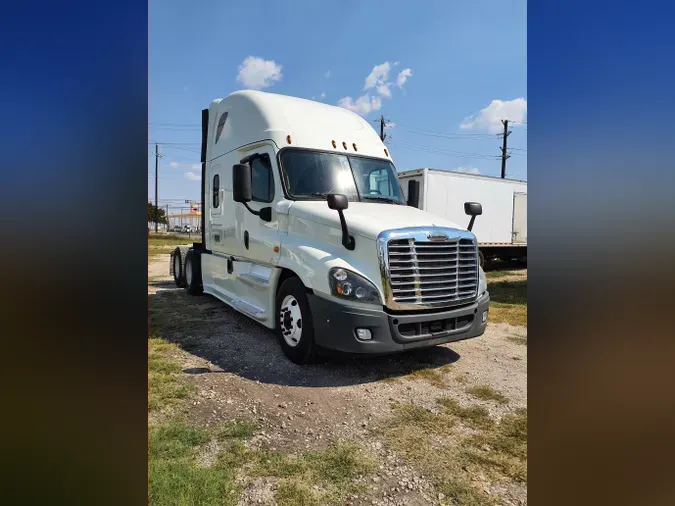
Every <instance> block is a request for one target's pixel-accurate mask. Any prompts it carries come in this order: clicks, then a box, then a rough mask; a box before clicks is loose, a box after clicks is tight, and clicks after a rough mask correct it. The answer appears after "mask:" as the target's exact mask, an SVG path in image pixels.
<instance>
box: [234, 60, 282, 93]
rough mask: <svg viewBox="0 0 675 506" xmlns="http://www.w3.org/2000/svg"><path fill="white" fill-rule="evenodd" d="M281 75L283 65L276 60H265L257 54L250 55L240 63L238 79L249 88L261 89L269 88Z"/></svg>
mask: <svg viewBox="0 0 675 506" xmlns="http://www.w3.org/2000/svg"><path fill="white" fill-rule="evenodd" d="M281 77H282V76H281V65H279V64H278V63H276V62H275V61H274V60H263V59H262V58H259V57H257V56H248V57H246V59H245V60H244V62H243V63H242V64H241V65H239V73H238V74H237V81H239V82H240V83H242V84H243V85H244V86H246V87H247V88H252V89H256V90H259V89H261V88H269V87H270V86H272V85H273V84H274V83H275V82H276V81H279V80H280V79H281Z"/></svg>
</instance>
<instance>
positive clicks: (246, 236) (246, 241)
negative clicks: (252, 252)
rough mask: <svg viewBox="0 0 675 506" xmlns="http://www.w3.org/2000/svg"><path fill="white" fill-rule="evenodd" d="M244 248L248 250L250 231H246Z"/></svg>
mask: <svg viewBox="0 0 675 506" xmlns="http://www.w3.org/2000/svg"><path fill="white" fill-rule="evenodd" d="M244 246H245V247H246V249H248V230H245V231H244Z"/></svg>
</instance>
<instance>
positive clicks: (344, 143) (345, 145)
mask: <svg viewBox="0 0 675 506" xmlns="http://www.w3.org/2000/svg"><path fill="white" fill-rule="evenodd" d="M342 147H343V148H345V149H347V143H346V142H344V141H342Z"/></svg>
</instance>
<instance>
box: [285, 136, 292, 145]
mask: <svg viewBox="0 0 675 506" xmlns="http://www.w3.org/2000/svg"><path fill="white" fill-rule="evenodd" d="M286 142H288V143H289V144H290V143H291V136H290V135H287V136H286Z"/></svg>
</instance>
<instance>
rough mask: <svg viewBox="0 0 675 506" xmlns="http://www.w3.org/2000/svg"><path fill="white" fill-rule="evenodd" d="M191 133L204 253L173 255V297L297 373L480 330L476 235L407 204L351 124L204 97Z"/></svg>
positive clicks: (377, 150)
mask: <svg viewBox="0 0 675 506" xmlns="http://www.w3.org/2000/svg"><path fill="white" fill-rule="evenodd" d="M202 123H203V126H202V206H201V209H202V224H201V227H200V229H201V235H202V242H201V243H195V244H194V245H193V247H192V248H189V249H187V250H186V249H185V248H177V249H176V250H175V251H174V252H173V253H172V261H171V264H170V265H171V272H172V273H173V275H174V278H175V279H176V283H177V284H178V285H179V286H184V287H186V288H187V289H188V291H189V292H190V293H193V294H200V293H202V292H203V293H206V294H209V295H212V296H214V297H216V298H218V299H220V300H221V301H223V302H224V303H226V304H228V305H230V306H231V307H233V308H234V309H235V310H237V311H240V312H241V313H244V314H245V315H247V316H249V317H250V318H252V319H254V320H256V321H258V322H260V323H261V324H262V325H264V326H266V327H268V328H270V329H273V330H274V331H275V332H276V334H277V337H278V339H279V342H280V345H281V347H282V349H283V351H284V353H285V354H286V356H287V357H288V358H289V359H291V360H292V361H294V362H296V363H306V362H308V361H310V360H311V359H312V358H313V357H314V356H315V354H316V353H317V352H320V351H321V350H324V349H326V350H335V351H339V352H345V353H349V354H384V353H392V352H398V351H404V350H408V349H413V348H419V347H426V346H434V345H437V344H441V343H446V342H450V341H455V340H460V339H466V338H470V337H476V336H479V335H481V334H483V333H484V331H485V328H486V324H487V313H488V303H489V294H488V292H487V284H486V281H485V275H484V273H483V270H482V268H481V266H480V265H479V256H478V247H477V242H476V238H475V236H474V235H473V233H472V232H470V231H469V230H467V229H466V228H463V227H461V226H460V225H458V224H455V223H452V222H449V221H447V220H445V219H443V218H441V217H438V216H435V215H432V214H429V213H427V212H425V211H421V210H419V209H416V208H415V207H413V206H409V205H407V202H406V201H405V200H404V196H403V192H402V189H401V185H400V182H399V180H398V176H397V171H396V168H395V166H394V163H393V160H392V158H391V154H390V153H389V151H388V149H387V147H386V146H385V145H384V144H383V143H382V141H381V140H380V138H379V136H378V135H377V134H376V133H375V131H374V130H373V129H372V127H371V126H370V125H369V124H368V123H367V122H366V121H365V120H364V119H363V118H361V117H360V116H358V115H356V114H354V113H352V112H350V111H348V110H345V109H342V108H339V107H334V106H329V105H326V104H322V103H317V102H313V101H309V100H304V99H300V98H294V97H288V96H283V95H277V94H271V93H265V92H260V91H249V90H246V91H238V92H235V93H232V94H231V95H229V96H227V97H226V98H223V99H218V100H214V101H213V102H212V103H211V105H210V107H209V108H208V109H205V110H204V111H202ZM458 205H461V204H460V203H458ZM465 207H466V206H465ZM479 208H480V206H479V205H477V204H472V205H469V206H468V207H466V209H467V210H468V211H467V212H469V210H470V212H471V213H472V214H474V216H473V218H475V214H478V213H479V212H480V211H479ZM477 209H478V210H477ZM473 218H472V222H473Z"/></svg>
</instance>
